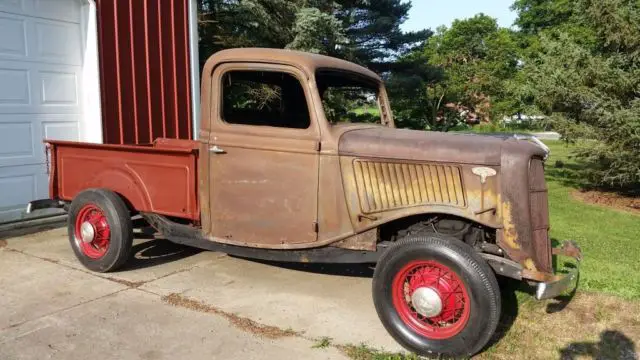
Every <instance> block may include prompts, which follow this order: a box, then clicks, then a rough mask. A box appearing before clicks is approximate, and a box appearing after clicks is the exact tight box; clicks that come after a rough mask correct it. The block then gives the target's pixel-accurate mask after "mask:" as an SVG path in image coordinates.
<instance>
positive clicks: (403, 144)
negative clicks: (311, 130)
mask: <svg viewBox="0 0 640 360" xmlns="http://www.w3.org/2000/svg"><path fill="white" fill-rule="evenodd" d="M522 140H523V138H518V137H517V136H514V135H505V134H500V135H498V136H491V135H490V136H487V135H480V134H465V133H443V132H433V131H420V130H408V129H395V128H388V127H381V126H380V127H372V128H361V129H353V130H348V131H346V132H344V133H343V134H342V135H341V136H340V142H339V146H338V151H339V154H340V155H346V156H358V157H375V158H387V159H402V160H416V161H434V162H451V163H467V164H481V165H494V166H498V165H500V158H501V153H502V148H503V145H505V143H507V142H508V143H522V146H524V147H528V148H529V149H528V150H529V151H526V152H527V153H529V154H531V155H533V154H535V153H539V154H541V156H544V155H545V151H544V149H542V148H541V147H540V146H539V145H537V144H533V143H531V142H529V141H522ZM514 145H516V144H514ZM518 145H519V144H518Z"/></svg>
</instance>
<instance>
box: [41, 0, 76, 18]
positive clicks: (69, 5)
mask: <svg viewBox="0 0 640 360" xmlns="http://www.w3.org/2000/svg"><path fill="white" fill-rule="evenodd" d="M75 1H76V2H79V1H80V0H75ZM33 10H34V14H36V16H40V17H46V18H49V19H55V20H62V21H69V22H76V23H77V22H80V7H79V6H78V5H77V4H76V3H74V1H69V0H35V2H34V6H33Z"/></svg>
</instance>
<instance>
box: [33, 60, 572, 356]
mask: <svg viewBox="0 0 640 360" xmlns="http://www.w3.org/2000/svg"><path fill="white" fill-rule="evenodd" d="M202 79H203V80H202V91H201V94H202V102H201V105H202V106H201V108H202V116H201V128H200V131H199V139H198V140H177V139H164V138H161V139H157V140H156V141H155V142H154V143H153V144H148V145H102V144H90V143H80V142H65V141H46V143H47V146H48V149H49V151H50V199H45V200H40V201H35V202H33V203H31V204H29V208H28V210H29V211H33V210H36V209H38V208H42V207H49V206H59V207H64V208H66V209H67V211H68V214H69V221H68V232H69V241H70V244H71V247H72V248H73V251H74V252H75V254H76V256H77V257H78V259H79V261H80V262H82V264H84V265H85V266H86V267H87V268H89V269H91V270H94V271H100V272H106V271H113V270H116V269H118V268H119V267H121V266H122V265H123V264H124V263H125V262H126V261H127V259H128V258H129V255H130V250H131V244H132V240H133V225H132V217H134V216H135V217H141V218H143V219H144V220H146V222H147V225H150V226H152V227H153V228H155V229H156V231H157V233H158V234H159V236H162V237H163V238H166V239H169V240H171V241H173V242H176V243H181V244H187V245H191V246H195V247H199V248H203V249H209V250H214V251H221V252H226V253H229V254H234V255H239V256H243V257H249V258H258V259H267V260H273V261H286V262H324V263H376V267H375V273H374V276H373V302H374V304H375V308H376V310H377V312H378V315H379V317H380V320H381V321H382V323H383V324H384V326H385V327H386V329H387V330H388V331H389V333H390V334H391V335H392V336H393V337H394V338H395V339H396V340H397V341H398V342H399V343H400V344H401V345H403V346H404V347H406V348H407V349H409V350H411V351H413V352H415V353H418V354H422V355H434V354H446V355H452V356H459V355H463V356H466V355H471V354H474V353H476V352H478V351H480V350H481V349H482V348H483V347H484V346H485V345H486V344H487V342H488V340H489V338H490V337H491V336H492V334H493V333H494V330H495V329H496V326H497V324H498V320H499V316H500V309H501V296H500V289H499V287H498V282H497V281H496V275H500V276H504V277H509V278H513V279H518V280H522V281H526V282H528V283H534V285H535V286H536V289H535V294H536V297H537V298H538V299H546V298H551V297H555V296H557V295H559V294H561V293H562V292H565V291H567V290H568V289H570V288H573V286H574V283H577V277H578V272H577V266H574V267H573V268H572V269H571V270H570V271H568V272H564V273H558V274H556V273H554V261H553V260H552V258H553V255H556V254H557V255H562V256H569V257H572V258H575V259H577V260H578V261H576V262H579V260H580V258H581V253H580V250H579V249H578V248H577V247H576V246H575V245H574V244H573V243H571V242H565V243H564V245H563V246H561V247H558V248H552V246H551V241H550V239H549V236H548V229H549V216H548V208H547V190H546V185H545V179H544V160H545V158H546V157H547V155H548V149H546V148H545V146H544V145H542V144H541V143H539V142H537V141H535V139H528V138H523V137H518V136H502V137H496V136H480V135H473V134H449V133H438V132H428V131H415V130H403V129H396V128H394V121H393V117H392V114H391V110H390V104H389V100H388V98H387V94H386V91H385V87H384V84H383V82H382V80H381V78H380V77H379V76H378V75H376V74H375V73H373V72H371V71H369V70H367V69H366V68H363V67H361V66H358V65H356V64H353V63H349V62H346V61H342V60H339V59H335V58H330V57H326V56H321V55H315V54H308V53H302V52H296V51H287V50H274V49H234V50H226V51H221V52H219V53H216V54H215V55H213V56H211V58H210V59H209V60H208V61H207V63H206V65H205V66H204V69H203V72H202ZM569 260H570V259H569ZM258 281H259V280H258ZM363 306H365V305H364V304H363Z"/></svg>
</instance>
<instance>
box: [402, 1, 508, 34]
mask: <svg viewBox="0 0 640 360" xmlns="http://www.w3.org/2000/svg"><path fill="white" fill-rule="evenodd" d="M513 2H514V0H411V4H412V6H411V10H410V11H409V19H408V20H407V21H405V23H404V24H402V26H401V28H402V30H403V31H415V30H422V29H426V28H430V29H431V30H433V31H435V30H436V28H437V27H438V26H440V25H446V26H450V25H451V22H452V21H453V20H454V19H464V18H469V17H472V16H473V15H475V14H477V13H480V12H482V13H485V14H486V15H489V16H491V17H494V18H497V19H498V25H500V26H503V27H510V26H511V25H512V24H513V21H514V20H515V18H516V14H515V13H514V12H512V11H511V10H509V7H510V6H511V4H513Z"/></svg>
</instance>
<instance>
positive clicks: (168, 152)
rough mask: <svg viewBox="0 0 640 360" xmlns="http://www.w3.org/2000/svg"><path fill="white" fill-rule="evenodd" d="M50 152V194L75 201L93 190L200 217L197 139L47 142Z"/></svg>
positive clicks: (138, 205)
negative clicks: (143, 142)
mask: <svg viewBox="0 0 640 360" xmlns="http://www.w3.org/2000/svg"><path fill="white" fill-rule="evenodd" d="M45 143H47V144H48V148H49V151H50V154H51V163H50V170H49V171H50V176H49V195H50V197H51V198H52V199H59V200H67V201H71V200H72V199H73V198H74V197H75V196H76V195H77V194H78V193H79V192H81V191H83V190H86V189H89V188H106V189H109V190H112V191H114V192H116V193H118V194H120V195H121V196H122V197H123V198H124V199H125V201H126V202H127V203H128V205H129V206H130V207H131V208H133V209H135V210H137V211H140V212H150V213H156V214H162V215H168V216H175V217H180V218H185V219H190V220H198V219H199V217H200V209H199V204H198V174H197V172H198V167H197V165H198V142H197V141H193V140H177V139H165V138H160V139H157V140H156V141H155V142H154V143H153V144H148V145H103V144H92V143H82V142H72V141H54V140H45Z"/></svg>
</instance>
